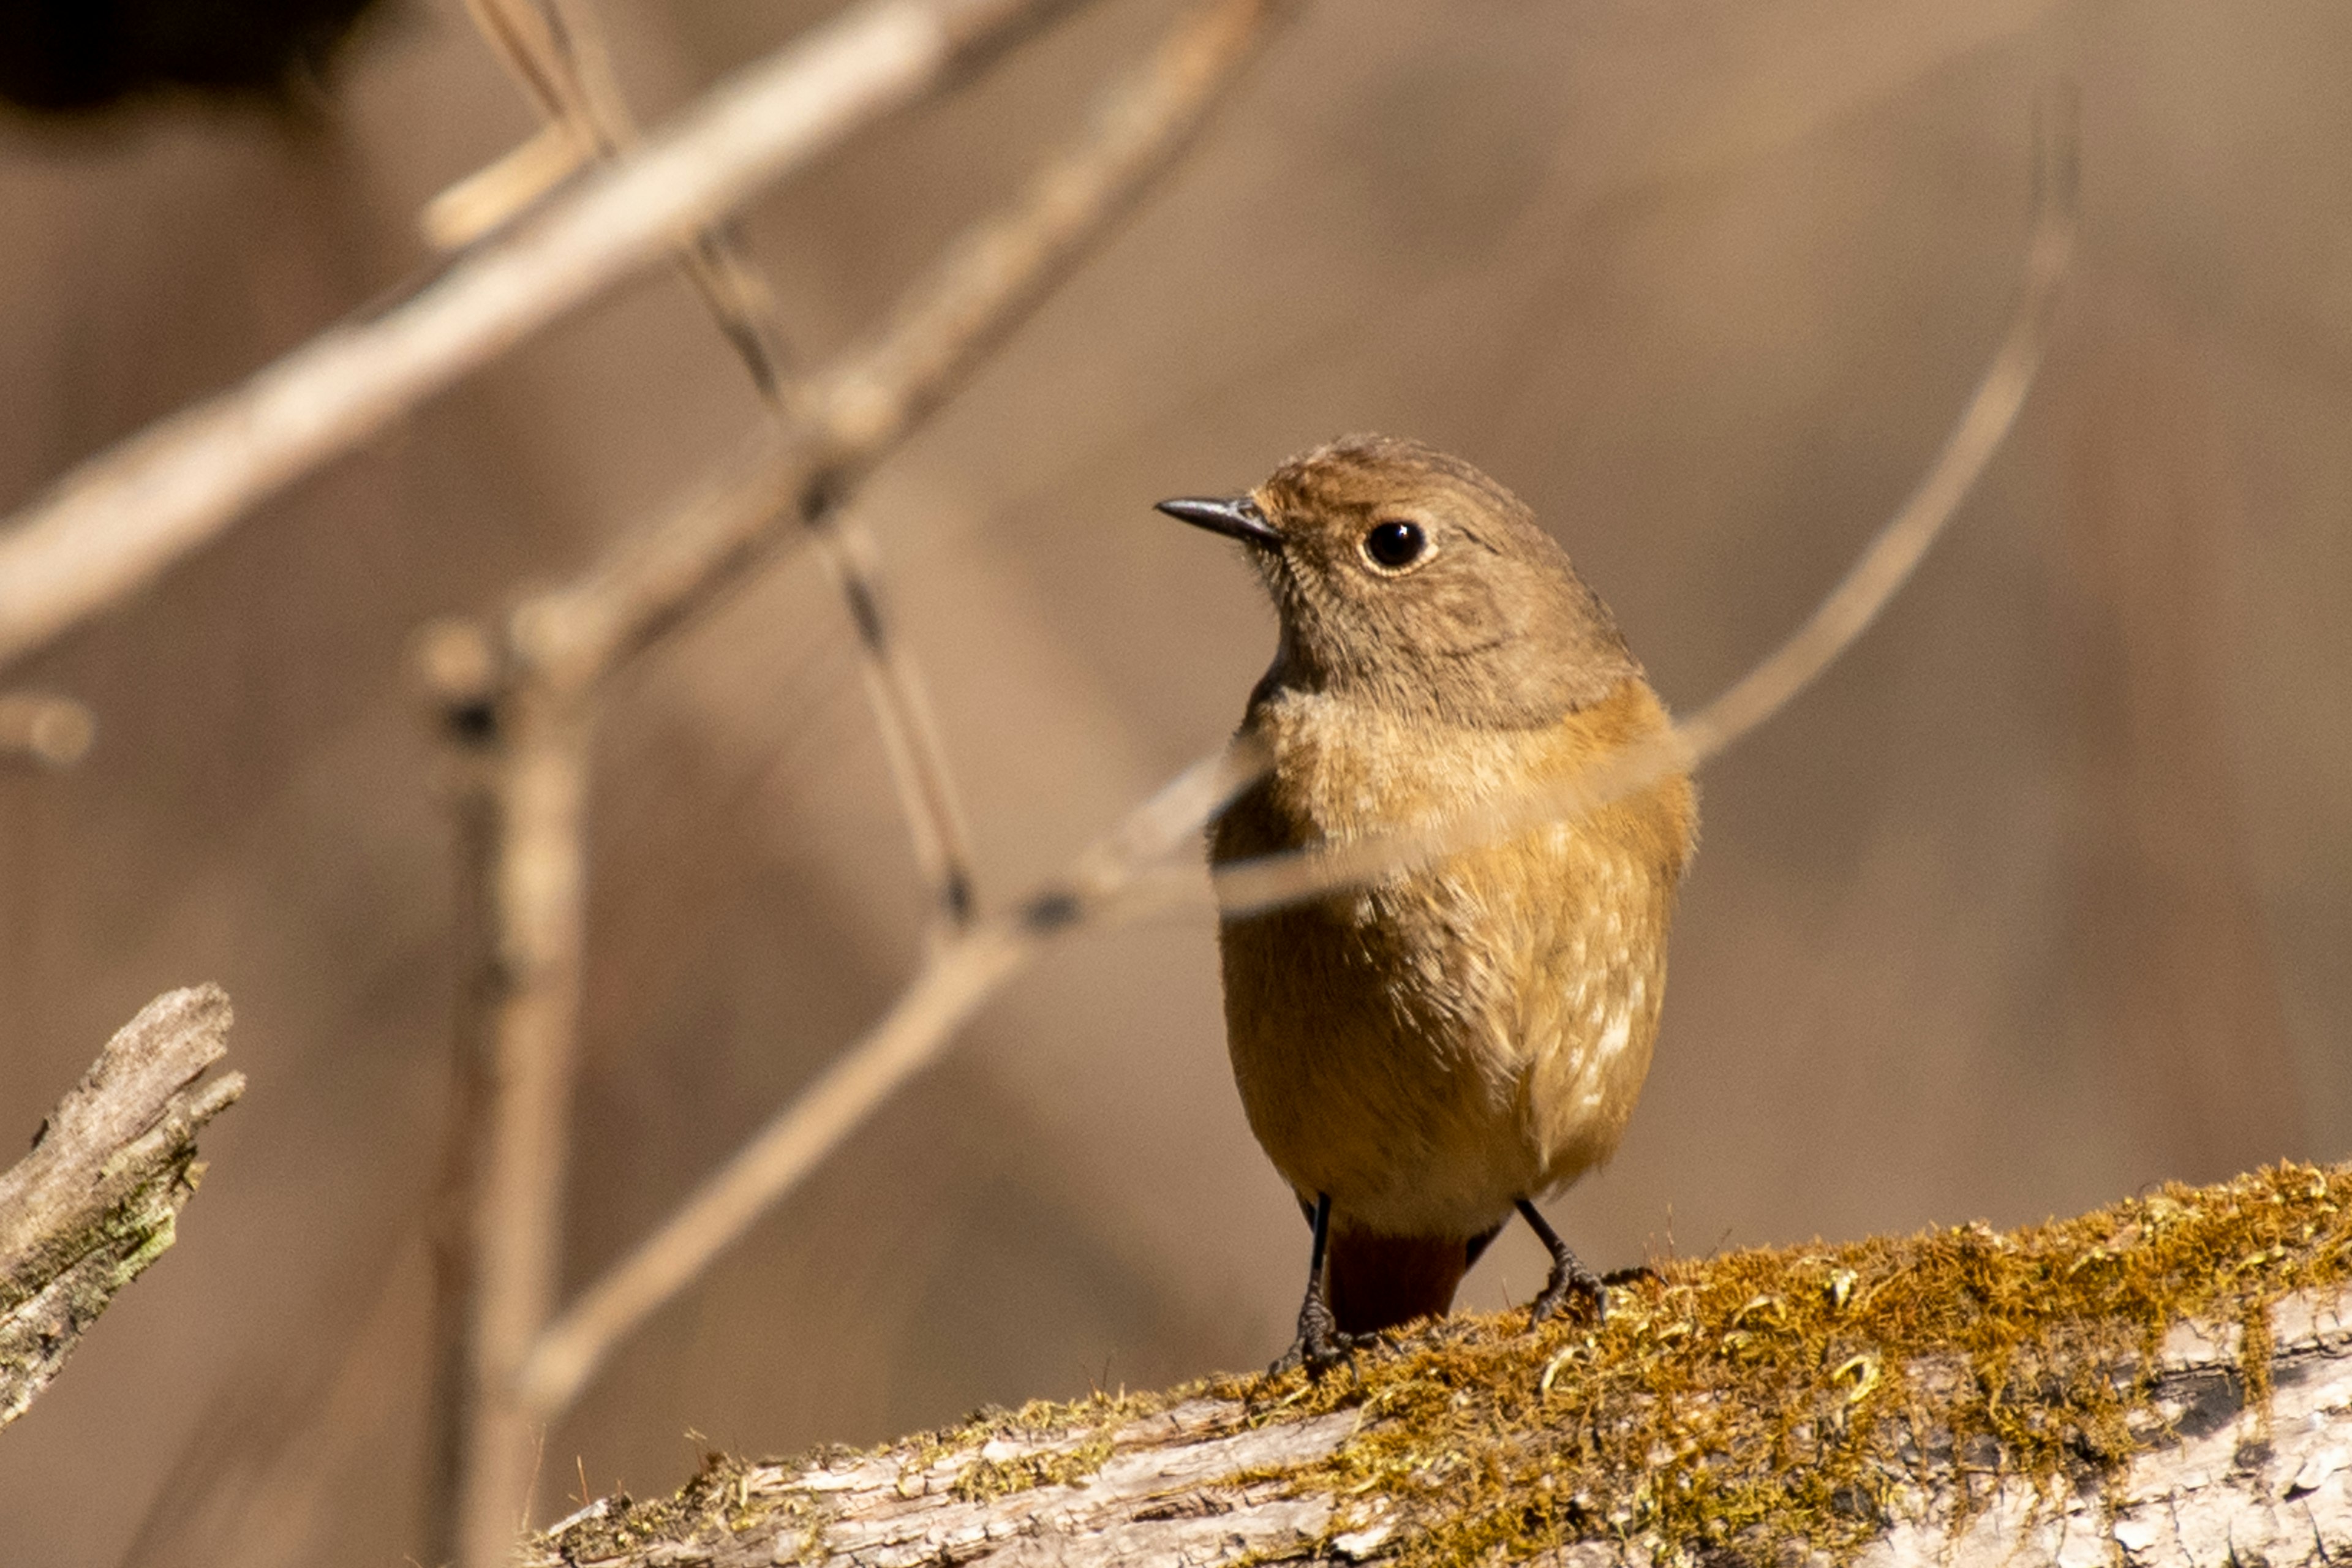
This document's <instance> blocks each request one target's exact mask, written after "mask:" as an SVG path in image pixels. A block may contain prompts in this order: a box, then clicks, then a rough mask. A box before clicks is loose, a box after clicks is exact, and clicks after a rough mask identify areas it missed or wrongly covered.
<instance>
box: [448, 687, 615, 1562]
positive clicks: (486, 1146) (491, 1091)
mask: <svg viewBox="0 0 2352 1568" xmlns="http://www.w3.org/2000/svg"><path fill="white" fill-rule="evenodd" d="M588 718H589V716H588V713H587V711H586V708H585V705H584V704H583V703H581V702H579V701H577V700H574V699H572V697H570V696H569V695H568V694H562V693H551V692H546V691H541V690H536V689H525V690H521V691H518V692H516V693H514V694H512V695H511V696H510V697H509V700H506V701H505V702H503V703H501V704H500V705H499V708H498V709H497V710H495V711H494V712H492V711H488V710H484V711H481V712H478V713H477V714H475V715H473V716H472V718H471V721H470V727H467V724H468V721H467V720H464V719H461V720H459V721H457V737H456V738H457V742H458V743H459V746H460V748H461V750H462V751H463V752H465V753H467V754H466V755H464V756H463V757H462V758H461V759H460V763H459V766H460V767H461V769H462V770H463V772H464V773H465V776H464V777H463V778H462V779H461V781H460V782H459V784H458V786H457V787H458V791H459V796H458V800H457V816H458V821H459V836H460V839H461V846H460V855H461V867H460V869H461V874H463V875H464V876H466V877H467V879H468V882H467V886H466V887H465V888H464V889H462V896H463V898H464V900H465V902H466V905H467V908H466V910H465V911H464V917H465V918H464V921H463V924H464V925H465V927H466V928H467V936H468V937H469V938H470V945H469V947H468V949H467V953H466V955H465V959H464V963H465V966H466V968H465V973H466V976H467V978H466V986H467V991H466V995H465V997H464V999H463V1001H462V1003H461V1016H460V1020H459V1039H458V1056H459V1059H458V1062H457V1086H456V1104H455V1106H454V1109H453V1114H452V1122H453V1125H452V1128H451V1132H450V1138H451V1144H450V1150H449V1154H448V1166H447V1172H446V1187H445V1190H444V1194H443V1199H442V1213H441V1216H440V1218H441V1226H440V1234H439V1236H438V1237H437V1238H436V1258H435V1264H436V1268H435V1275H436V1287H437V1291H438V1300H436V1320H437V1321H436V1363H437V1366H436V1372H437V1375H438V1377H439V1380H440V1382H439V1386H438V1387H437V1388H436V1391H435V1399H434V1403H433V1409H432V1415H431V1419H432V1423H433V1428H434V1430H433V1435H432V1440H433V1445H434V1455H433V1459H432V1465H431V1469H430V1471H429V1472H428V1474H429V1478H430V1481H431V1483H432V1484H431V1485H430V1486H429V1487H428V1499H427V1508H428V1510H429V1512H430V1518H429V1520H428V1521H427V1524H428V1531H429V1542H428V1545H429V1551H428V1555H429V1556H430V1557H431V1558H432V1559H433V1560H434V1561H436V1562H443V1561H450V1560H455V1561H456V1562H457V1563H464V1564H467V1565H469V1568H471V1565H482V1568H488V1565H491V1564H496V1563H503V1562H504V1561H505V1560H506V1556H507V1553H508V1552H509V1550H510V1549H511V1546H512V1543H513V1541H514V1536H515V1532H516V1531H518V1530H519V1529H520V1528H521V1526H522V1523H523V1517H522V1516H523V1514H524V1511H525V1510H526V1509H527V1507H528V1504H529V1499H530V1484H531V1476H532V1472H533V1469H534V1468H535V1464H536V1454H535V1447H536V1443H537V1439H538V1429H537V1427H536V1426H535V1425H534V1424H533V1423H532V1422H530V1420H529V1419H528V1418H527V1417H526V1416H525V1415H523V1414H522V1413H521V1412H520V1411H519V1410H518V1409H517V1408H516V1406H515V1403H514V1401H512V1400H511V1399H509V1398H506V1397H504V1396H503V1394H502V1391H503V1390H504V1389H505V1388H507V1387H508V1386H509V1385H510V1384H511V1383H512V1381H513V1379H514V1377H515V1374H516V1373H517V1372H518V1371H519V1369H520V1366H521V1364H522V1361H523V1358H524V1357H525V1356H526V1355H527V1354H528V1353H529V1352H530V1345H531V1342H532V1341H533V1340H534V1338H535V1337H536V1336H537V1335H538V1332H539V1329H540V1325H541V1323H542V1322H544V1321H546V1318H547V1314H548V1312H549V1311H550V1310H551V1309H552V1307H553V1304H554V1298H555V1289H556V1284H557V1279H558V1268H559V1261H560V1246H561V1241H562V1237H561V1231H560V1226H561V1219H562V1196H563V1183H564V1178H565V1173H566V1172H567V1170H568V1168H569V1161H568V1159H567V1143H568V1133H569V1131H570V1127H571V1119H572V1081H573V1078H574V1072H573V1067H574V1063H573V1059H572V1058H573V1055H574V1052H575V1050H576V1048H577V1037H578V1028H577V1024H578V1013H579V1005H580V963H581V945H582V944H581V935H582V931H581V921H582V911H583V894H584V890H585V889H584V882H585V879H586V875H587V867H586V852H585V845H586V834H585V824H584V822H583V813H584V810H585V805H586V793H587V782H588V759H587V743H588V732H589V722H588Z"/></svg>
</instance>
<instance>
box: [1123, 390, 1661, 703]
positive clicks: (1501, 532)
mask: <svg viewBox="0 0 2352 1568" xmlns="http://www.w3.org/2000/svg"><path fill="white" fill-rule="evenodd" d="M1160 510H1161V511H1164V512H1167V513H1168V514H1169V515H1170V516H1171V517H1177V518H1181V519H1182V520H1183V521H1186V522H1190V523H1193V524H1195V525H1197V526H1199V527H1202V528H1206V529H1209V530H1211V531H1214V532H1217V533H1223V534H1226V535H1228V536H1230V537H1232V538H1234V539H1238V540H1240V541H1241V542H1242V543H1243V544H1244V546H1246V547H1247V549H1248V552H1249V556H1250V559H1251V561H1252V563H1254V564H1255V566H1256V568H1257V570H1258V574H1259V575H1260V576H1262V577H1263V578H1264V579H1265V584H1266V588H1267V590H1268V592H1269V593H1271V594H1272V595H1273V597H1274V602H1275V607H1276V611H1277V612H1278V613H1279V614H1280V616H1281V618H1282V642H1281V647H1280V650H1279V651H1278V652H1277V653H1276V658H1275V664H1274V668H1273V669H1271V670H1270V671H1269V672H1268V676H1267V679H1268V683H1269V685H1270V686H1277V687H1280V686H1286V687H1292V688H1298V689H1309V690H1332V691H1339V692H1344V693H1347V694H1349V695H1350V696H1354V697H1358V698H1361V699H1364V700H1370V701H1373V702H1376V703H1378V704H1380V705H1381V707H1383V708H1385V709H1388V710H1391V711H1397V712H1402V713H1412V714H1423V713H1425V714H1428V715H1430V716H1432V717H1436V718H1442V719H1444V720H1448V721H1453V722H1457V723H1466V724H1475V725H1480V726H1485V727H1493V728H1533V727H1536V726H1538V725H1543V724H1549V723H1552V722H1555V721H1558V720H1559V719H1560V718H1562V717H1564V716H1565V715H1567V714H1569V713H1571V712H1574V711H1576V710H1579V709H1580V708H1583V707H1586V706H1588V705H1590V704H1591V703H1594V702H1597V701H1599V700H1601V699H1602V698H1604V697H1606V696H1608V695H1609V694H1610V693H1611V692H1612V691H1614V690H1616V689H1618V687H1620V686H1621V685H1622V684H1623V682H1624V681H1625V680H1626V679H1627V678H1629V677H1633V676H1638V675H1639V674H1640V673H1641V667H1640V666H1639V665H1638V664H1636V663H1635V662H1634V660H1633V656H1632V655H1631V654H1629V653H1628V652H1627V651H1626V648H1625V642H1624V638H1623V637H1622V636H1620V635H1619V633H1618V630H1617V623H1616V621H1615V619H1614V617H1612V616H1611V615H1610V613H1609V607H1608V606H1607V605H1603V604H1602V603H1601V599H1600V597H1599V596H1598V595H1595V594H1594V593H1593V592H1592V590H1591V589H1590V588H1588V587H1586V586H1585V585H1584V581H1583V579H1582V578H1580V577H1579V576H1578V575H1577V574H1576V570H1575V568H1574V567H1573V566H1571V565H1570V564H1569V559H1568V552H1566V551H1564V550H1562V549H1561V548H1560V547H1559V544H1558V543H1557V542H1555V541H1554V540H1553V539H1552V537H1551V535H1549V534H1548V533H1546V532H1545V531H1543V529H1542V528H1541V527H1540V526H1539V525H1538V523H1537V522H1536V520H1535V514H1534V513H1532V512H1531V511H1529V510H1528V508H1527V506H1526V505H1525V504H1524V503H1523V502H1521V501H1520V500H1519V499H1518V498H1517V496H1514V495H1513V494H1511V492H1510V491H1508V490H1507V489H1504V488H1503V487H1502V486H1501V485H1498V484H1496V482H1495V481H1494V480H1493V479H1488V478H1487V477H1486V475H1485V474H1482V473H1480V472H1479V471H1478V470H1477V469H1476V468H1472V467H1471V466H1470V465H1469V464H1467V463H1465V462H1464V461H1462V460H1461V459H1460V458H1451V457H1447V456H1446V455H1445V454H1444V453H1443V452H1437V451H1433V450H1432V449H1431V448H1429V447H1424V446H1423V445H1421V444H1420V443H1419V442H1416V441H1404V440H1397V439H1394V438H1392V437H1385V436H1349V437H1342V438H1340V439H1339V440H1337V441H1334V442H1332V443H1330V444H1329V445H1328V446H1325V447H1317V448H1316V449H1315V450H1314V451H1311V452H1308V453H1306V454H1304V455H1303V456H1300V457H1297V458H1292V459H1291V460H1290V461H1289V462H1287V463H1285V464H1284V465H1283V466H1282V467H1281V468H1276V470H1275V471H1274V473H1273V475H1272V476H1271V477H1270V478H1269V479H1267V480H1266V481H1265V483H1264V484H1262V485H1260V486H1259V487H1258V488H1257V489H1255V490H1252V491H1251V492H1250V493H1249V494H1247V495H1244V496H1233V497H1227V498H1222V499H1213V500H1203V499H1179V500H1164V501H1161V502H1160Z"/></svg>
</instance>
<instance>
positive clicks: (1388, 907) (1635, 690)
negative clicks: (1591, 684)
mask: <svg viewBox="0 0 2352 1568" xmlns="http://www.w3.org/2000/svg"><path fill="white" fill-rule="evenodd" d="M1665 722H1666V718H1665V714H1664V710H1663V708H1662V707H1661V706H1660V705H1659V703H1658V701H1657V699H1656V698H1655V696H1654V695H1653V694H1652V692H1651V691H1650V689H1649V688H1648V686H1647V684H1646V683H1645V682H1643V681H1642V680H1640V679H1631V680H1628V681H1627V682H1625V683H1624V685H1623V686H1622V687H1621V688H1620V689H1618V690H1617V691H1616V692H1615V693H1614V694H1613V695H1612V696H1611V697H1610V698H1608V699H1607V700H1604V701H1602V702H1600V703H1596V704H1594V705H1592V706H1591V707H1589V708H1586V709H1584V710H1580V711H1579V712H1577V713H1575V714H1572V715H1570V717H1569V718H1567V719H1566V720H1564V721H1560V722H1559V723H1558V724H1555V725H1551V726H1548V727H1545V728H1543V729H1540V730H1512V731H1500V730H1490V729H1489V730H1481V729H1471V728H1466V727H1462V728H1457V727H1453V726H1445V725H1438V724H1433V723H1431V722H1429V721H1426V720H1407V719H1400V718H1397V717H1394V716H1390V715H1385V714H1382V713H1380V712H1378V711H1373V710H1367V709H1364V708H1360V707H1354V706H1351V705H1349V704H1348V703H1346V702H1345V701H1344V700H1340V699H1335V698H1332V697H1330V696H1328V695H1324V694H1315V693H1291V692H1277V693H1276V694H1273V695H1272V696H1271V697H1269V698H1268V699H1267V700H1264V701H1261V702H1260V703H1258V704H1257V705H1256V706H1255V708H1254V709H1253V710H1252V713H1251V716H1250V720H1249V727H1250V728H1252V729H1254V730H1255V731H1258V732H1259V733H1260V734H1261V735H1263V736H1264V738H1265V740H1266V741H1267V742H1269V744H1270V746H1271V748H1272V751H1273V754H1274V758H1275V764H1274V769H1273V772H1272V773H1271V774H1270V775H1269V776H1268V777H1267V778H1266V779H1265V780H1264V781H1262V782H1261V783H1260V784H1258V785H1257V786H1256V787H1255V788H1254V789H1253V790H1251V791H1250V792H1248V793H1247V794H1246V795H1244V796H1243V797H1242V798H1241V799H1239V800H1237V801H1236V802H1235V804H1234V805H1233V807H1231V808H1230V809H1229V810H1228V811H1227V812H1226V813H1225V814H1224V816H1223V817H1222V818H1221V819H1220V820H1219V822H1218V824H1217V826H1216V828H1215V831H1214V835H1213V845H1212V858H1213V859H1215V860H1217V861H1220V862H1223V861H1226V860H1232V859H1238V858H1245V857H1248V856H1251V855H1256V854H1262V853H1266V852H1269V851H1273V850H1279V849H1287V848H1297V847H1306V846H1312V845H1318V844H1334V843H1345V842H1347V841H1349V840H1350V839H1353V838H1357V837H1363V836H1365V835H1368V834H1372V833H1378V832H1385V831H1391V830H1396V829H1410V828H1412V827H1415V826H1424V825H1427V824H1430V823H1433V822H1434V821H1437V820H1440V819H1443V818H1444V817H1446V816H1450V815H1453V814H1455V813H1458V812H1461V811H1463V810H1465V809H1469V808H1473V807H1475V806H1476V805H1480V804H1482V803H1485V802H1489V801H1494V800H1498V799H1503V798H1507V797H1508V796H1509V795H1513V794H1515V793H1517V791H1519V790H1521V789H1523V788H1525V787H1527V786H1528V785H1529V784H1533V783H1535V782H1537V781H1539V780H1543V779H1550V778H1559V777H1562V776H1567V775H1570V774H1572V773H1576V772H1578V771H1580V770H1581V769H1583V768H1586V767H1588V766H1590V765H1591V763H1594V762H1596V761H1598V760H1600V759H1601V758H1603V757H1606V756H1607V755H1609V754H1611V753H1612V752H1613V751H1615V750H1616V749H1618V748H1620V747H1622V746H1624V745H1627V744H1629V743H1632V742H1634V741H1636V740H1639V739H1641V738H1642V737H1644V736H1647V735H1651V734H1654V733H1655V732H1657V731H1658V730H1659V729H1660V728H1662V727H1663V726H1664V724H1665ZM1695 832H1696V805H1695V802H1694V799H1693V795H1692V792H1691V789H1690V786H1689V784H1688V783H1687V782H1686V781H1685V780H1683V779H1681V778H1674V779H1670V780H1666V781H1664V782H1662V783H1660V784H1654V785H1653V786H1651V787H1650V788H1648V789H1646V790H1644V791H1642V792H1640V793H1638V794H1636V795H1632V796H1629V797H1627V798H1626V799H1623V800H1621V801H1617V802H1614V803H1612V804H1611V805H1607V806H1604V807H1601V809H1599V810H1597V811H1594V812H1591V813H1589V814H1587V815H1586V816H1583V817H1580V818H1579V819H1576V820H1574V821H1571V822H1566V823H1560V824H1556V825H1553V826H1549V827H1545V828H1540V829H1537V830H1534V831H1531V832H1528V833H1526V834H1524V835H1522V836H1520V837H1517V838H1515V839H1512V840H1510V841H1508V842H1507V843H1504V844H1500V845H1496V846H1492V847H1485V848H1481V849H1477V850H1474V851H1470V852H1467V853H1465V854H1461V855H1457V856H1454V857H1451V858H1447V859H1445V860H1443V861H1440V862H1438V863H1436V864H1434V865H1432V866H1430V867H1427V868H1421V869H1417V870H1414V871H1411V872H1407V873H1402V874H1400V875H1397V876H1394V877H1391V878H1388V879H1383V880H1381V881H1380V882H1378V883H1376V884H1374V885H1373V886H1371V887H1369V888H1367V889H1361V890H1360V891H1355V892H1350V893H1346V894H1341V895H1337V896H1334V897H1332V898H1328V899H1326V900H1320V901H1318V902H1315V903H1310V904H1306V905H1301V906H1297V907H1294V908H1290V909H1286V910H1276V911H1273V912H1271V913H1269V914H1265V915H1261V916H1255V917H1251V918H1248V919H1244V920H1236V921H1229V922H1227V924H1226V925H1225V927H1224V928H1223V932H1222V939H1221V946H1222V950H1223V968H1224V980H1225V1014H1226V1029H1227V1039H1228V1044H1229V1046H1230V1048H1231V1051H1232V1056H1233V1064H1234V1078H1235V1080H1236V1082H1237V1083H1238V1085H1239V1087H1240V1089H1241V1094H1242V1100H1243V1104H1244V1109H1245V1110H1246V1111H1247V1113H1248V1116H1249V1120H1250V1125H1251V1127H1252V1129H1253V1130H1254V1131H1255V1132H1256V1134H1257V1137H1258V1140H1259V1142H1261V1143H1263V1144H1264V1145H1265V1150H1266V1152H1267V1154H1268V1155H1269V1156H1270V1157H1271V1158H1272V1159H1273V1161H1274V1163H1275V1165H1276V1168H1277V1169H1278V1170H1279V1171H1280V1172H1281V1173H1282V1174H1283V1175H1284V1177H1285V1178H1286V1179H1287V1180H1288V1181H1289V1182H1290V1183H1291V1184H1292V1185H1293V1186H1294V1187H1295V1188H1296V1189H1297V1190H1298V1191H1299V1192H1300V1193H1301V1194H1307V1195H1311V1194H1316V1193H1328V1194H1331V1197H1332V1204H1333V1214H1334V1223H1335V1224H1336V1225H1338V1226H1340V1227H1341V1228H1342V1229H1346V1228H1349V1227H1354V1228H1358V1229H1364V1230H1370V1231H1375V1232H1379V1233H1381V1234H1385V1235H1390V1236H1398V1237H1469V1236H1472V1235H1475V1234H1477V1233H1479V1232H1482V1231H1484V1230H1486V1229H1487V1228H1489V1227H1490V1226H1493V1225H1494V1224H1495V1223H1496V1221H1497V1220H1498V1219H1499V1218H1501V1217H1502V1216H1503V1215H1507V1213H1508V1212H1509V1211H1510V1206H1511V1205H1512V1203H1513V1202H1514V1201H1516V1200H1517V1198H1519V1197H1521V1196H1531V1195H1536V1194H1541V1193H1543V1192H1545V1191H1548V1190H1551V1189H1553V1188H1556V1187H1558V1186H1559V1185H1561V1184H1565V1183H1566V1182H1568V1181H1570V1180H1571V1179H1573V1178H1574V1177H1575V1176H1576V1175H1577V1174H1579V1173H1581V1172H1582V1171H1584V1170H1585V1169H1587V1168H1589V1167H1591V1165H1593V1164H1595V1163H1599V1162H1600V1161H1601V1160H1604V1159H1606V1158H1607V1157H1608V1155H1609V1154H1610V1153H1611V1152H1612V1151H1613V1150H1614V1149H1615V1147H1616V1143H1617V1140H1618V1137H1619V1135H1620V1134H1621V1133H1622V1131H1623V1128H1624V1124H1625V1120H1626V1118H1627V1117H1628V1116H1629V1115H1630V1114H1631V1112H1632V1110H1633V1101H1634V1100H1635V1098H1636V1097H1637V1095H1638V1094H1639V1091H1640V1089H1641V1084H1642V1080H1643V1077H1644V1076H1646V1074H1647V1071H1648V1067H1649V1058H1650V1049H1651V1045H1652V1042H1653V1041H1654V1038H1655V1036H1656V1032H1657V1018H1658V1005H1659V1002H1660V999H1661V997H1662V994H1663V992H1664V978H1665V947H1666V936H1667V928H1668V925H1669V922H1670V921H1671V918H1672V912H1673V905H1674V895H1675V886H1676V884H1677V882H1678V881H1679V879H1680V877H1681V873H1682V868H1683V865H1684V862H1685V859H1686V858H1687V857H1688V855H1689V853H1690V851H1691V848H1692V845H1693V840H1694V836H1695Z"/></svg>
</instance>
